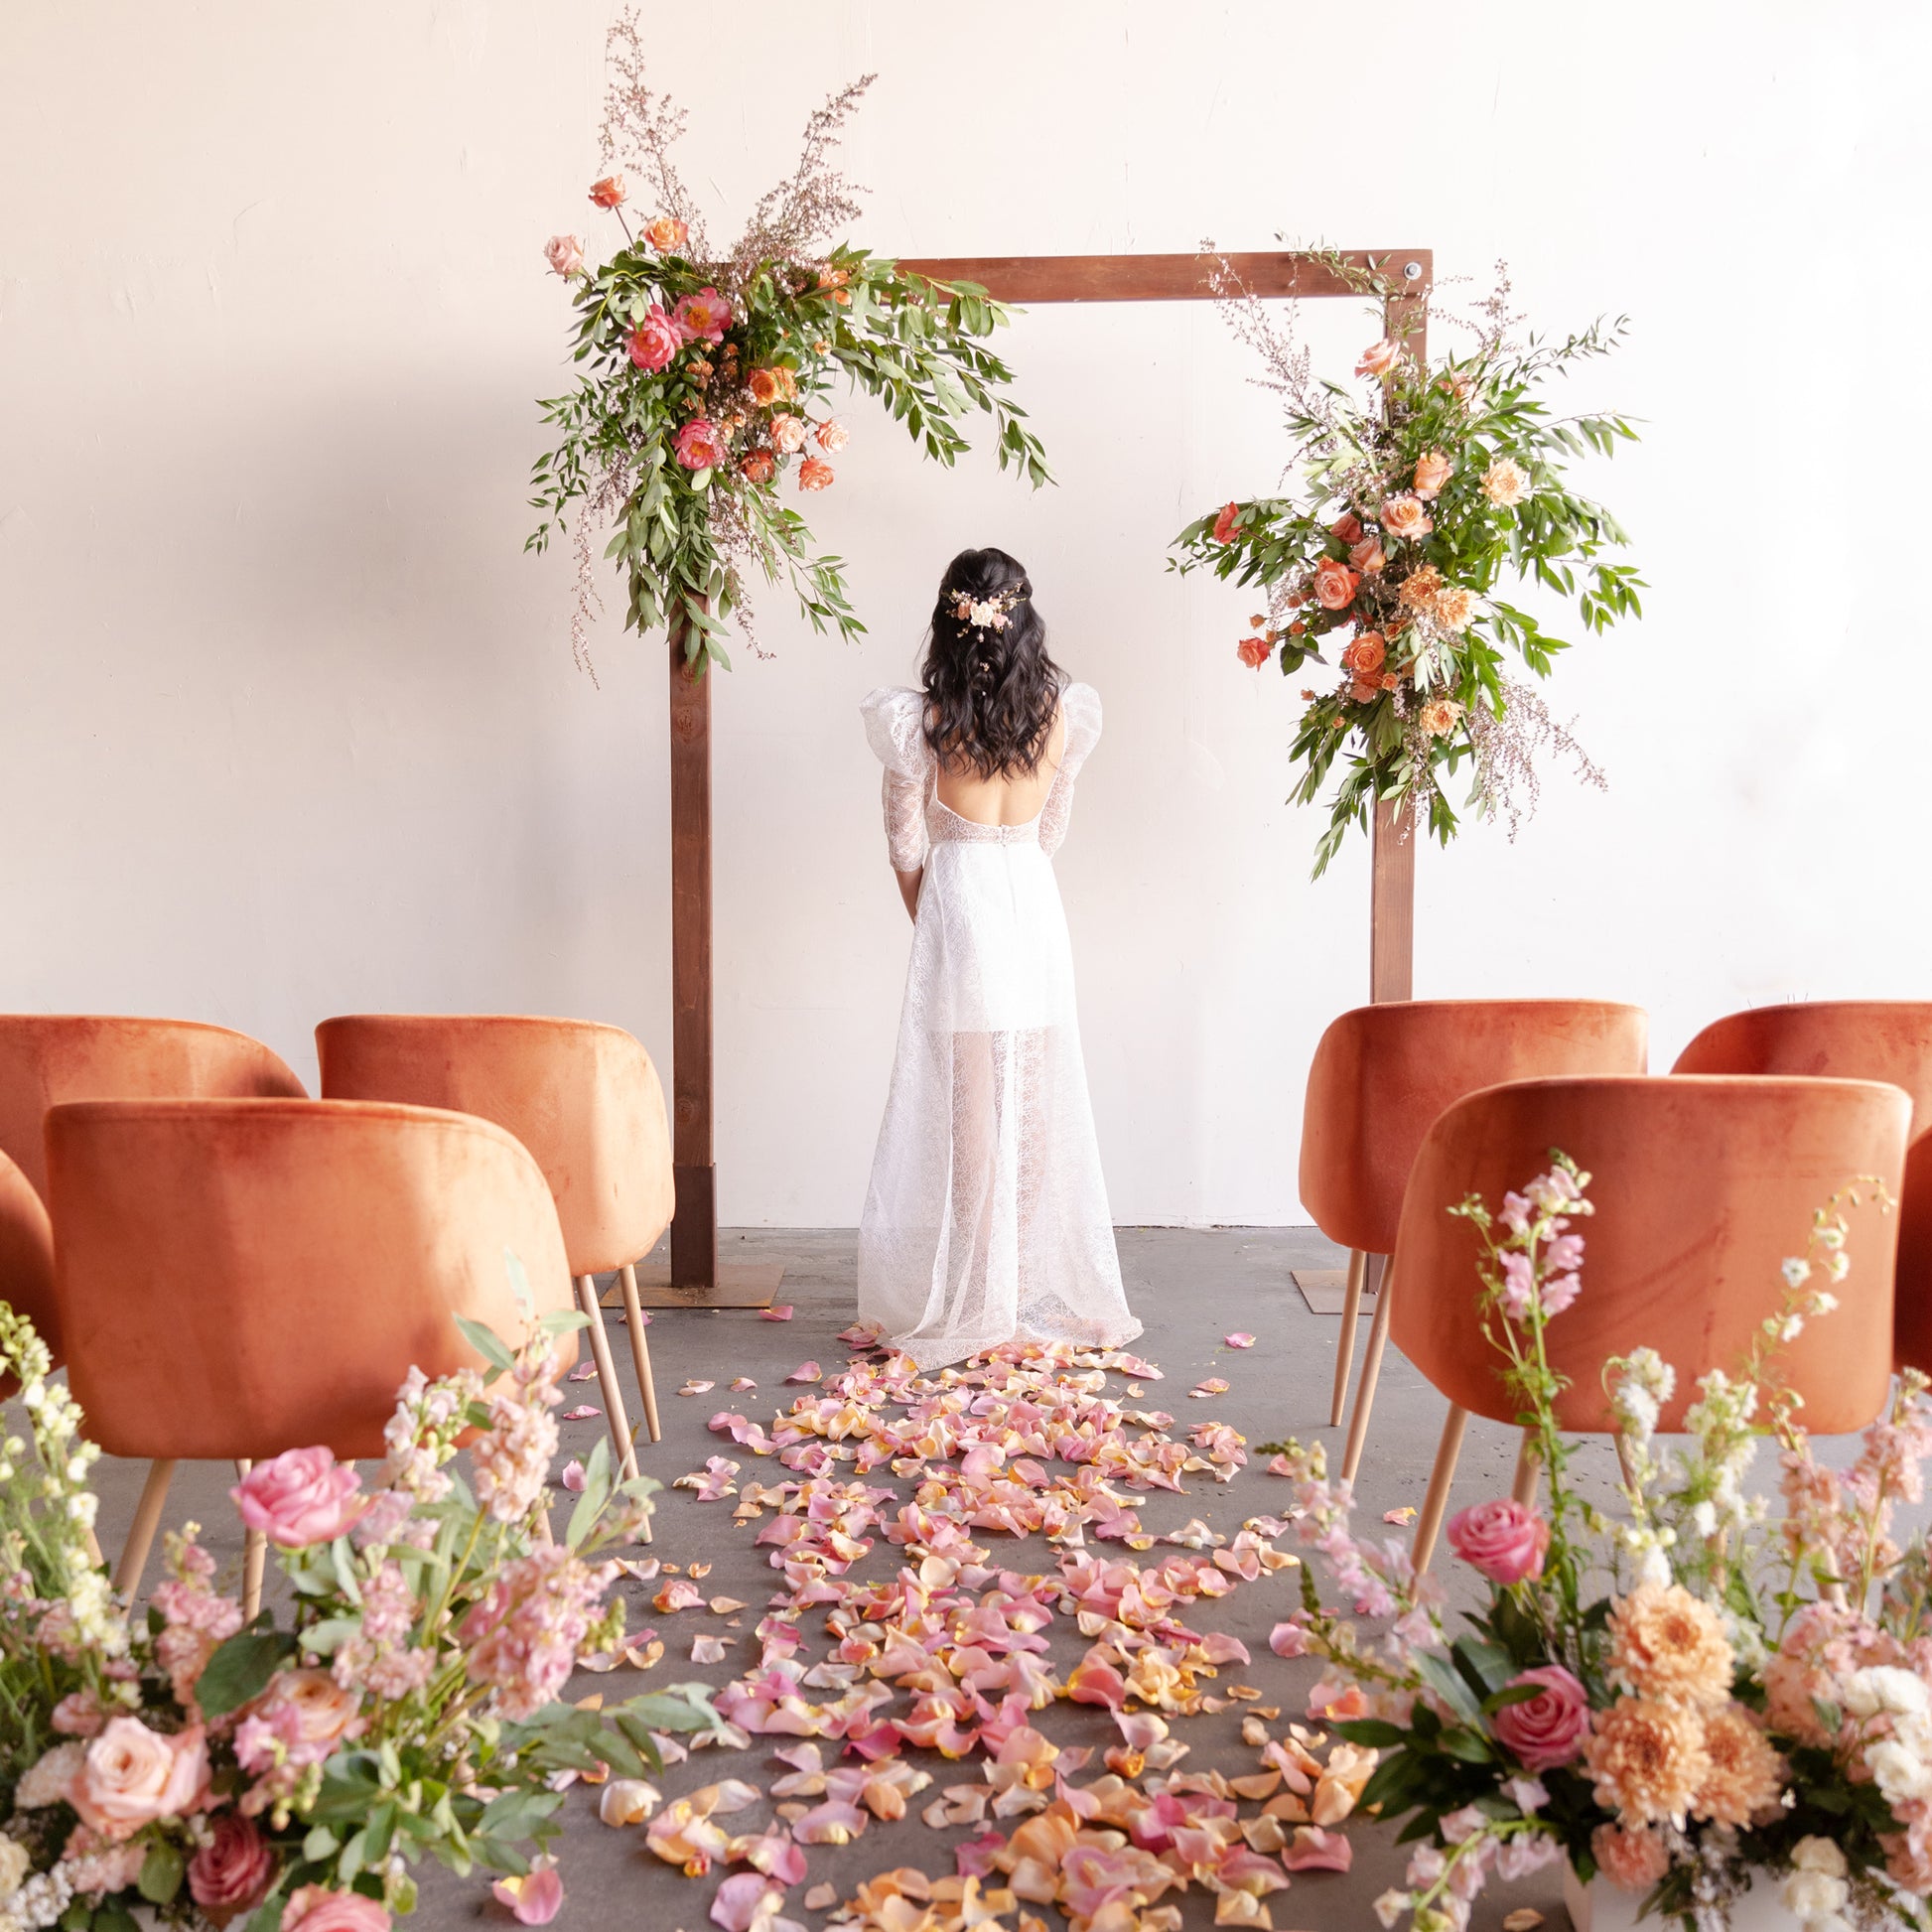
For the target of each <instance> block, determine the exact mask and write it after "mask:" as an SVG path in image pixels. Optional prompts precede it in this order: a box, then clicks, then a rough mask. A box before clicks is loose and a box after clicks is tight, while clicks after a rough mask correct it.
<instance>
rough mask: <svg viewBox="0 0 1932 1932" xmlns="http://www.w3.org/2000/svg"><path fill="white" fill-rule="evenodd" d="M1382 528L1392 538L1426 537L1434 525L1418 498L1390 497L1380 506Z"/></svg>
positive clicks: (1420, 499)
mask: <svg viewBox="0 0 1932 1932" xmlns="http://www.w3.org/2000/svg"><path fill="white" fill-rule="evenodd" d="M1382 527H1383V529H1384V530H1386V531H1387V532H1388V533H1389V535H1390V536H1392V537H1407V538H1410V539H1412V540H1413V539H1414V538H1417V537H1426V536H1427V535H1428V534H1429V533H1430V531H1431V530H1433V529H1434V528H1435V527H1436V525H1435V524H1434V523H1432V522H1431V521H1430V518H1429V512H1428V511H1427V510H1426V509H1424V508H1423V506H1422V498H1421V497H1420V496H1391V497H1390V498H1389V500H1388V501H1387V502H1386V503H1384V504H1383V505H1382Z"/></svg>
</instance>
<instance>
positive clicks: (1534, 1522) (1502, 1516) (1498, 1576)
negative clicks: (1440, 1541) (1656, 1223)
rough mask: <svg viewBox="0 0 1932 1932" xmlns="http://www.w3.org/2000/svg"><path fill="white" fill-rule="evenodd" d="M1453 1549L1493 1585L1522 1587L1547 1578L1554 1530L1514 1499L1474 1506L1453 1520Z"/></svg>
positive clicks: (1450, 1540)
mask: <svg viewBox="0 0 1932 1932" xmlns="http://www.w3.org/2000/svg"><path fill="white" fill-rule="evenodd" d="M1549 1547H1550V1526H1549V1524H1548V1523H1546V1522H1545V1521H1544V1520H1543V1518H1542V1517H1540V1516H1539V1515H1537V1513H1536V1512H1535V1511H1534V1510H1531V1509H1525V1508H1524V1507H1523V1505H1522V1504H1521V1503H1519V1502H1518V1501H1517V1500H1516V1499H1515V1498H1514V1497H1513V1496H1506V1497H1504V1499H1503V1500H1502V1501H1501V1502H1494V1503H1471V1504H1470V1505H1469V1507H1468V1508H1467V1509H1463V1510H1458V1511H1457V1512H1456V1513H1455V1514H1454V1515H1453V1516H1451V1517H1450V1518H1449V1548H1450V1549H1451V1550H1453V1551H1454V1552H1455V1554H1456V1555H1457V1556H1458V1557H1460V1558H1461V1559H1462V1561H1463V1562H1464V1563H1466V1564H1468V1565H1469V1566H1470V1568H1471V1569H1474V1570H1479V1571H1481V1572H1482V1574H1483V1575H1484V1576H1485V1577H1487V1578H1488V1579H1489V1581H1490V1582H1491V1583H1492V1584H1520V1583H1521V1582H1523V1580H1524V1579H1525V1578H1527V1577H1540V1576H1542V1574H1543V1553H1544V1551H1545V1550H1547V1549H1548V1548H1549Z"/></svg>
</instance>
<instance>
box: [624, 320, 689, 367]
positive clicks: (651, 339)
mask: <svg viewBox="0 0 1932 1932" xmlns="http://www.w3.org/2000/svg"><path fill="white" fill-rule="evenodd" d="M623 345H624V347H625V348H626V349H628V350H629V351H630V359H631V360H632V361H633V362H634V363H636V365H637V366H638V367H639V368H640V369H642V370H643V371H644V373H645V374H646V375H655V374H657V373H658V371H659V370H660V369H668V368H669V367H670V366H671V363H672V362H673V360H675V358H676V356H677V352H678V350H679V349H680V348H682V347H683V345H684V339H683V338H682V337H681V336H680V335H679V334H678V333H677V324H676V323H674V322H673V321H672V320H671V319H670V317H669V316H667V315H666V314H665V313H664V311H663V310H662V309H661V308H660V307H659V306H658V305H657V304H656V303H655V302H653V303H652V304H651V306H650V307H649V308H648V309H646V310H645V311H644V319H643V321H642V322H640V323H639V324H638V325H637V326H636V328H635V329H633V330H632V331H631V332H630V334H629V335H628V336H626V337H625V338H624V344H623Z"/></svg>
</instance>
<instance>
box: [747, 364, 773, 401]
mask: <svg viewBox="0 0 1932 1932" xmlns="http://www.w3.org/2000/svg"><path fill="white" fill-rule="evenodd" d="M745 387H746V388H747V389H748V390H749V391H750V392H751V397H752V400H753V401H754V402H755V403H757V404H758V406H759V408H760V409H769V408H770V407H771V405H772V404H773V403H774V402H776V401H777V400H778V378H777V377H776V376H775V375H773V374H772V373H771V371H770V370H769V369H754V370H753V371H752V373H751V374H750V375H748V376H747V377H746V378H745Z"/></svg>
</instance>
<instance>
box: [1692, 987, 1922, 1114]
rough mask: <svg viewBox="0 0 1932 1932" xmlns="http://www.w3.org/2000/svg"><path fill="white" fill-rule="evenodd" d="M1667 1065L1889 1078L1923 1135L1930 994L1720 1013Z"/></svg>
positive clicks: (1797, 1003)
mask: <svg viewBox="0 0 1932 1932" xmlns="http://www.w3.org/2000/svg"><path fill="white" fill-rule="evenodd" d="M1671 1071H1672V1072H1673V1073H1809V1074H1813V1075H1822V1076H1824V1077H1826V1078H1829V1079H1836V1080H1888V1081H1890V1082H1891V1084H1892V1085H1893V1086H1895V1087H1903V1088H1904V1089H1905V1091H1906V1092H1907V1093H1909V1094H1910V1095H1911V1096H1912V1131H1913V1132H1914V1133H1915V1134H1922V1133H1924V1132H1925V1131H1926V1129H1927V1128H1932V1000H1805V1001H1793V1002H1791V1003H1789V1004H1786V1005H1780V1006H1771V1007H1753V1008H1751V1009H1750V1010H1749V1011H1748V1012H1746V1013H1732V1014H1726V1015H1725V1018H1724V1019H1722V1020H1714V1021H1713V1022H1712V1023H1711V1025H1710V1026H1708V1027H1706V1028H1705V1030H1704V1031H1703V1032H1702V1033H1701V1034H1699V1035H1698V1036H1697V1037H1696V1038H1695V1039H1693V1040H1692V1041H1691V1043H1690V1044H1689V1045H1688V1046H1687V1047H1685V1049H1684V1050H1683V1052H1681V1053H1680V1054H1678V1056H1677V1064H1676V1065H1675V1066H1674V1067H1673V1068H1672V1069H1671Z"/></svg>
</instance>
